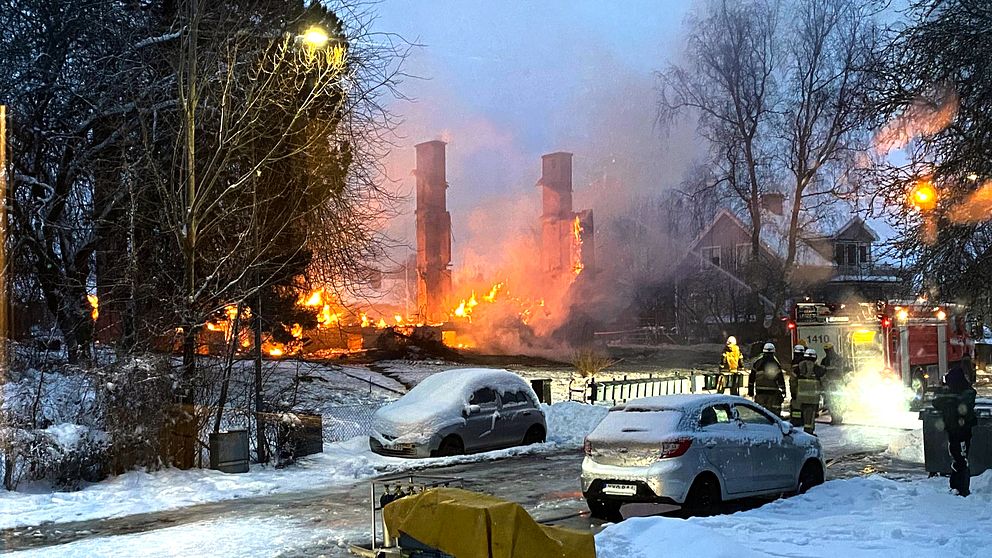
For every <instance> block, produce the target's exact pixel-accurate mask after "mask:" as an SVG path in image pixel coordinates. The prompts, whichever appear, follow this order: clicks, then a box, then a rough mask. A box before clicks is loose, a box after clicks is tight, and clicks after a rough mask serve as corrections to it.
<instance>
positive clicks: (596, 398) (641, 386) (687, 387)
mask: <svg viewBox="0 0 992 558" xmlns="http://www.w3.org/2000/svg"><path fill="white" fill-rule="evenodd" d="M702 377H703V373H701V372H695V371H692V372H677V373H675V374H674V375H665V376H654V375H650V376H648V377H646V378H628V377H626V376H624V377H623V378H622V379H620V380H607V381H605V382H597V381H595V379H593V380H591V381H589V383H588V384H587V385H586V389H585V392H586V393H585V399H586V400H587V401H588V402H589V403H593V404H607V405H616V404H619V403H625V402H627V401H629V400H631V399H636V398H638V397H654V396H658V395H678V394H683V393H696V392H698V391H701V390H702V387H703V385H704V382H702V381H700V379H701V378H702Z"/></svg>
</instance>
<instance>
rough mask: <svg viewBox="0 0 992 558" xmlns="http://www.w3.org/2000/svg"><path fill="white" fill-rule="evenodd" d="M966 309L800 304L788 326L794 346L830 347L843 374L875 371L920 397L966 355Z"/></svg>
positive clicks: (970, 348)
mask: <svg viewBox="0 0 992 558" xmlns="http://www.w3.org/2000/svg"><path fill="white" fill-rule="evenodd" d="M966 315H967V309H966V308H965V307H964V306H961V305H957V304H934V303H928V302H925V301H921V300H918V301H888V302H879V303H855V304H827V303H821V302H800V303H797V304H796V305H795V308H794V309H793V311H792V316H791V320H790V321H789V322H788V328H789V330H790V331H791V334H792V342H793V344H798V343H802V344H804V345H806V346H807V347H813V348H815V349H816V352H817V354H818V355H819V356H820V357H821V358H822V357H823V355H824V350H823V346H824V345H825V344H827V343H830V344H832V345H833V346H834V350H835V351H836V352H837V353H838V354H839V355H840V356H841V357H843V358H844V360H845V361H846V363H847V367H848V370H847V372H849V373H851V372H855V373H856V372H860V371H863V370H866V369H872V368H874V369H880V371H881V372H882V373H884V374H891V375H894V376H896V377H898V378H900V379H901V380H902V382H903V383H904V385H906V386H908V387H912V388H913V389H914V390H915V391H918V392H919V393H920V394H921V395H922V394H923V391H925V390H926V388H927V387H932V386H936V385H939V384H940V381H941V378H943V377H944V374H946V373H947V370H948V368H950V367H952V366H954V365H955V364H957V363H958V362H960V361H961V359H962V358H963V357H964V356H965V355H968V356H969V357H971V356H973V351H974V343H973V342H972V340H971V338H970V336H969V335H968V328H967V327H966Z"/></svg>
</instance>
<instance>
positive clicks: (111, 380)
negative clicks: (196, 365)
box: [98, 355, 173, 474]
mask: <svg viewBox="0 0 992 558" xmlns="http://www.w3.org/2000/svg"><path fill="white" fill-rule="evenodd" d="M98 377H99V380H100V390H99V392H98V393H99V398H98V401H99V408H100V413H101V417H100V419H101V420H100V423H101V426H102V427H103V429H104V430H105V431H106V432H107V436H108V439H109V447H108V449H107V458H108V460H109V462H108V467H109V471H108V472H110V473H112V474H117V473H123V472H125V471H129V470H131V469H133V468H135V467H144V468H149V469H157V468H159V467H161V466H162V464H163V463H167V462H168V457H167V452H168V447H167V445H168V444H167V443H166V440H165V437H166V436H167V432H168V431H169V425H170V421H171V420H172V414H171V410H172V409H173V406H172V400H173V391H172V388H173V375H172V370H171V368H170V365H169V361H168V360H167V359H166V358H164V357H156V356H150V355H145V356H137V357H130V358H127V359H124V360H123V361H122V362H119V363H117V364H114V365H111V366H108V367H106V368H104V369H102V370H101V371H100V373H99V374H98Z"/></svg>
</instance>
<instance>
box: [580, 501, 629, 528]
mask: <svg viewBox="0 0 992 558" xmlns="http://www.w3.org/2000/svg"><path fill="white" fill-rule="evenodd" d="M586 504H588V505H589V515H591V516H592V517H595V518H596V519H602V520H604V521H611V522H614V523H616V522H620V521H623V515H621V514H620V506H622V505H623V502H614V501H610V500H592V499H588V498H587V499H586Z"/></svg>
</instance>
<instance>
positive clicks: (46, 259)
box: [0, 0, 140, 362]
mask: <svg viewBox="0 0 992 558" xmlns="http://www.w3.org/2000/svg"><path fill="white" fill-rule="evenodd" d="M126 4H127V3H126V2H115V1H108V2H88V1H82V0H67V1H65V2H44V1H39V0H13V1H11V2H8V3H7V4H6V5H5V6H4V9H3V10H0V29H3V31H4V32H3V33H2V34H0V59H2V60H3V61H4V72H3V73H2V74H0V103H6V104H8V105H9V110H10V116H11V126H10V165H11V170H12V180H11V193H10V201H11V207H10V212H11V213H10V215H11V238H12V239H13V246H12V255H13V260H12V261H16V262H17V264H18V265H17V266H16V267H15V269H14V270H13V271H14V274H15V279H17V278H20V280H19V281H18V283H19V284H21V285H28V286H29V288H30V289H31V290H34V289H37V291H38V292H40V293H41V296H42V298H43V300H44V302H45V305H46V306H47V308H48V310H49V312H50V313H51V314H52V316H54V317H55V319H56V324H57V326H58V328H59V329H60V330H61V332H62V336H63V338H64V339H65V342H66V345H67V348H68V355H69V358H70V360H72V361H73V362H75V361H76V360H79V359H82V360H85V359H87V358H88V356H89V346H90V343H91V341H92V334H93V322H92V319H91V316H90V313H91V308H90V304H89V302H88V301H87V294H89V292H90V290H91V289H90V286H91V279H92V272H93V269H92V264H93V255H94V251H95V248H96V245H97V240H98V238H99V228H100V223H101V221H102V219H103V218H104V217H105V216H106V212H109V211H111V210H112V208H114V207H115V206H116V205H117V204H118V202H119V201H120V198H119V196H116V195H115V196H109V197H108V198H106V199H105V200H104V202H105V203H103V204H102V205H100V206H95V205H94V197H95V196H94V193H95V190H96V188H97V184H98V183H99V182H100V181H104V180H111V181H116V180H119V179H120V174H119V165H118V164H117V163H119V161H120V149H121V145H122V144H123V143H124V142H125V140H126V138H127V137H128V135H129V133H130V132H131V131H132V130H133V129H134V121H135V118H134V116H135V105H134V104H133V103H130V102H127V101H126V100H125V99H127V98H128V97H129V96H128V95H126V94H125V89H126V87H127V85H126V84H127V83H128V79H127V76H126V72H125V71H124V70H125V67H124V65H123V64H122V63H121V61H122V60H123V59H125V58H126V57H127V56H128V52H129V51H131V50H132V47H133V45H134V44H135V43H136V42H137V37H138V36H139V28H138V26H137V25H136V21H138V20H139V19H140V17H139V15H138V14H137V13H129V12H128V11H127V6H126ZM115 168H117V172H115V171H114V169H115ZM114 191H115V192H117V191H119V189H117V188H115V189H114ZM25 278H26V279H25ZM21 294H25V293H21Z"/></svg>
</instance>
